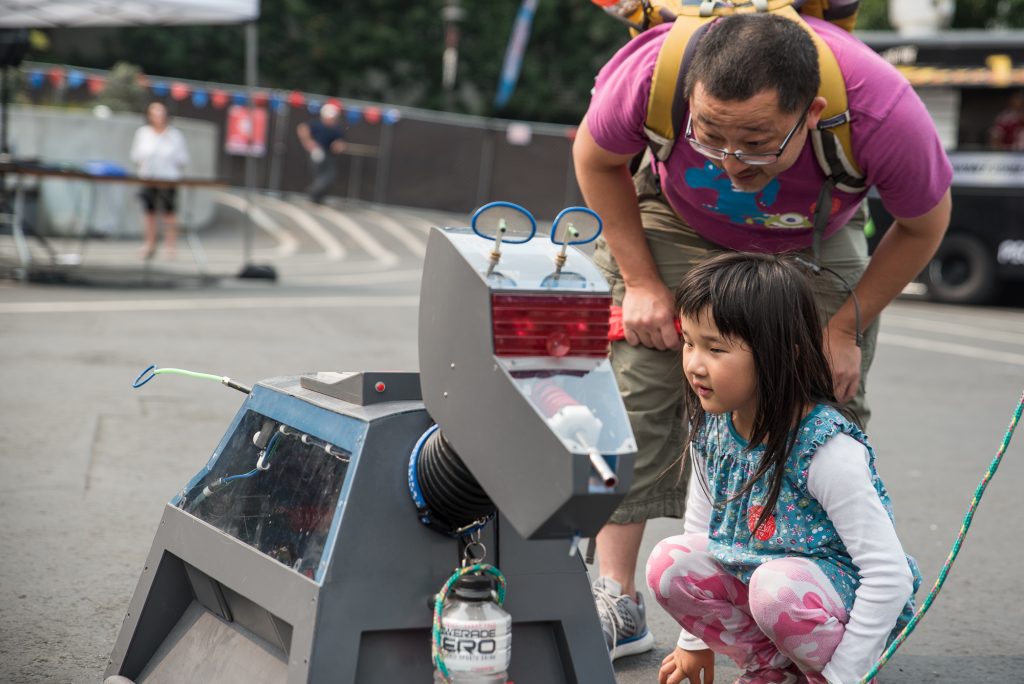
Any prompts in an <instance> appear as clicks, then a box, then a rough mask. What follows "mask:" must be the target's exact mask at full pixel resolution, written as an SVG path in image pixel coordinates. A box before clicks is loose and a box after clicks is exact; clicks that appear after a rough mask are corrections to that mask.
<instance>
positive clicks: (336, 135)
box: [296, 102, 345, 204]
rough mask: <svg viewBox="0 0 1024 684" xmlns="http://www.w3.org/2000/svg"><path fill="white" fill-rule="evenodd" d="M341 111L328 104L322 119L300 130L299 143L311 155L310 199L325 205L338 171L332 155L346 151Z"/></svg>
mask: <svg viewBox="0 0 1024 684" xmlns="http://www.w3.org/2000/svg"><path fill="white" fill-rule="evenodd" d="M340 115H341V107H339V106H338V105H336V104H334V103H333V102H328V103H327V104H325V105H324V106H323V107H321V108H320V118H319V119H316V120H314V121H311V122H310V123H300V124H299V125H298V128H297V129H296V133H298V136H299V142H301V143H302V147H303V148H305V150H306V152H308V153H309V161H310V167H311V171H312V175H313V182H312V183H311V184H310V186H309V190H308V191H307V192H309V199H310V201H312V202H315V203H317V204H323V201H324V196H325V195H326V194H327V191H328V190H330V188H331V185H332V184H333V183H334V177H335V175H336V171H337V169H336V167H335V163H334V159H333V157H332V156H331V155H335V154H341V153H342V152H344V151H345V131H344V129H343V128H342V127H341V124H340V123H339V116H340Z"/></svg>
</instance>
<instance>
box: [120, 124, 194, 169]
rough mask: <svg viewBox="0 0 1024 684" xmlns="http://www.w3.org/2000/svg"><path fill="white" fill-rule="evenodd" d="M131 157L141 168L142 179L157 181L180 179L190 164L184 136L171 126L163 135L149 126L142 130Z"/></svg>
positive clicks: (136, 138) (136, 139)
mask: <svg viewBox="0 0 1024 684" xmlns="http://www.w3.org/2000/svg"><path fill="white" fill-rule="evenodd" d="M129 156H130V157H131V160H132V162H133V163H134V164H135V165H136V166H138V169H139V177H140V178H152V179H154V180H178V179H180V178H181V177H182V175H183V171H184V169H185V166H186V165H187V164H188V161H189V159H188V149H187V148H186V147H185V136H184V135H182V134H181V131H179V130H178V129H177V128H173V127H171V126H168V127H167V128H165V129H164V130H163V131H162V132H160V133H157V132H156V130H155V129H154V128H153V127H152V126H148V125H147V126H142V127H141V128H139V129H138V130H137V131H135V137H134V138H133V139H132V149H131V152H130V155H129Z"/></svg>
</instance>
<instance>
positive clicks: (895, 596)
mask: <svg viewBox="0 0 1024 684" xmlns="http://www.w3.org/2000/svg"><path fill="white" fill-rule="evenodd" d="M691 453H692V454H694V463H693V465H694V472H695V473H696V472H703V469H704V459H703V458H702V457H701V456H700V455H699V454H697V453H696V451H695V450H691ZM807 489H808V492H809V493H810V494H811V496H813V497H814V498H815V499H816V500H817V501H818V502H819V503H820V504H821V506H822V508H823V509H824V510H825V512H826V513H827V514H828V517H829V519H830V520H831V521H832V525H833V526H834V527H835V529H836V532H837V533H838V534H839V538H840V539H842V541H843V544H844V545H845V546H846V550H847V551H848V552H849V554H850V557H851V558H852V559H853V562H854V564H855V565H856V566H857V569H858V571H859V573H860V585H859V586H858V587H857V592H856V596H855V598H854V601H853V609H852V610H851V611H850V615H849V620H848V622H847V623H846V631H845V633H844V635H843V638H842V640H841V641H840V643H839V646H838V647H836V650H835V652H834V653H833V654H832V659H831V660H830V661H829V663H828V665H827V666H826V667H825V669H824V670H823V671H822V676H824V677H825V679H826V680H828V682H829V683H830V684H847V683H849V682H857V681H858V680H859V679H860V678H861V677H862V676H863V675H864V674H866V673H867V672H868V670H870V669H871V667H872V666H873V665H874V663H875V661H876V660H877V659H878V657H879V655H881V653H882V650H883V648H884V647H885V642H886V640H887V639H888V636H889V633H890V632H891V631H892V628H893V627H894V626H895V624H896V619H897V618H898V617H899V615H900V613H901V612H902V611H903V607H904V605H905V604H906V602H907V599H908V598H909V597H910V595H911V594H912V592H913V576H912V574H911V572H910V568H909V566H908V565H907V558H906V555H905V554H904V552H903V546H902V545H901V544H900V540H899V538H898V537H897V536H896V529H895V527H893V524H892V521H891V520H890V519H889V515H888V513H886V511H885V508H883V506H882V502H881V500H879V498H878V493H877V492H876V491H875V489H874V486H873V485H872V482H871V472H870V470H869V467H868V452H867V449H865V448H864V445H862V444H861V443H860V442H858V441H857V440H855V439H853V438H852V437H850V436H849V435H846V434H842V433H841V434H838V435H836V436H834V437H833V438H832V439H830V440H829V441H828V442H826V443H825V444H824V445H823V446H822V447H820V448H819V449H818V450H817V452H816V453H815V455H814V457H813V458H812V459H811V461H810V467H809V471H808V480H807ZM710 517H711V501H710V500H709V498H708V494H707V493H706V492H705V491H704V490H703V489H702V488H701V486H700V484H699V482H698V477H697V476H691V477H690V484H689V489H688V493H687V505H686V517H685V519H684V522H683V529H684V530H685V532H686V533H687V534H705V535H706V534H707V533H708V524H709V521H710ZM678 643H679V647H680V648H683V649H686V650H690V651H694V650H701V649H705V648H708V646H707V645H706V644H705V643H704V642H703V641H701V640H700V639H698V638H696V637H694V636H693V635H691V634H690V633H689V632H687V631H686V630H685V629H684V630H682V632H681V633H680V635H679V642H678Z"/></svg>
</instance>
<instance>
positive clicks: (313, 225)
mask: <svg viewBox="0 0 1024 684" xmlns="http://www.w3.org/2000/svg"><path fill="white" fill-rule="evenodd" d="M260 202H264V203H266V204H269V205H270V206H271V208H273V209H274V210H275V211H280V212H281V213H282V214H286V215H287V216H288V217H289V218H290V219H291V220H292V221H294V222H295V224H296V225H297V226H299V227H300V228H302V229H303V230H304V231H306V232H307V233H309V236H310V237H311V238H313V239H314V240H316V242H317V244H319V245H320V246H321V247H322V248H323V250H324V256H326V257H327V259H328V260H329V261H339V260H341V259H344V258H345V248H344V247H343V246H342V244H341V243H340V242H338V240H337V239H336V238H335V237H334V236H333V235H331V232H330V231H329V230H327V229H326V228H324V227H323V226H321V225H320V224H319V223H317V222H316V220H315V219H314V218H313V217H311V216H310V215H309V214H308V213H306V212H305V211H303V210H302V209H299V208H298V207H296V206H295V205H293V204H291V203H290V202H284V201H282V200H279V199H276V198H274V197H269V196H267V195H261V196H260Z"/></svg>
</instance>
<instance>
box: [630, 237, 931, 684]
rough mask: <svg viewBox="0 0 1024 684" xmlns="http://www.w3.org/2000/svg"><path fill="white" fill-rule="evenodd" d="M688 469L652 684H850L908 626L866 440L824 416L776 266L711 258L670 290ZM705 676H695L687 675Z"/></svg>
mask: <svg viewBox="0 0 1024 684" xmlns="http://www.w3.org/2000/svg"><path fill="white" fill-rule="evenodd" d="M676 305H677V309H678V311H679V315H680V321H681V324H682V334H683V351H682V354H683V359H682V364H683V373H684V375H685V376H686V382H687V384H688V390H687V392H686V402H687V410H688V415H689V417H690V422H691V430H690V448H689V454H690V459H691V461H692V464H693V473H694V474H693V476H691V478H690V484H689V492H688V501H687V508H686V518H685V523H684V532H685V534H682V535H680V536H675V537H669V538H668V539H665V540H663V541H661V542H660V543H659V544H658V545H657V547H655V549H654V551H653V552H652V553H651V556H650V559H649V560H648V562H647V584H648V586H649V587H650V589H651V592H652V594H653V595H654V596H655V597H656V598H657V600H658V602H659V603H660V604H661V605H662V607H664V608H665V610H667V611H668V612H669V614H670V615H672V617H673V618H675V619H676V621H677V622H679V624H680V625H682V627H683V631H682V633H681V635H680V637H679V643H678V647H677V648H676V650H675V651H674V652H673V653H671V654H669V655H668V657H666V658H665V660H664V661H663V663H662V667H661V672H660V674H659V682H660V684H677V683H678V682H682V681H683V680H684V679H686V678H689V680H690V682H701V681H704V682H708V681H710V680H711V677H713V674H714V654H715V653H721V654H723V655H726V656H728V657H730V658H732V659H733V660H734V661H735V662H736V663H737V665H739V667H740V668H741V669H742V670H743V671H744V674H743V676H741V677H740V678H739V680H737V684H755V683H762V682H763V683H768V682H772V683H778V682H786V683H789V682H793V683H796V682H805V681H809V682H813V683H818V682H829V683H830V684H831V683H843V684H848V683H849V682H857V681H858V680H859V679H860V677H862V676H863V675H864V674H865V673H867V672H868V670H870V668H871V666H872V665H873V664H874V662H875V660H876V659H877V657H878V656H879V655H880V654H881V652H882V650H883V648H884V647H885V645H886V643H887V641H888V640H889V639H890V638H891V637H892V636H894V635H895V634H896V633H897V632H896V631H895V630H898V629H902V628H903V626H904V625H905V624H906V622H907V621H908V620H909V619H910V617H911V616H912V614H913V612H912V611H913V602H912V597H913V593H914V591H916V589H917V585H918V584H919V583H920V575H919V573H918V571H917V567H916V565H915V563H914V561H913V559H911V558H909V557H908V556H906V555H905V554H904V553H903V548H902V546H901V545H900V541H899V539H898V538H897V536H896V530H895V528H894V527H893V522H892V513H891V508H890V504H889V496H888V495H887V494H886V491H885V486H884V485H883V484H882V482H881V480H880V479H879V478H878V475H877V473H876V472H875V466H874V453H873V452H872V450H871V447H870V446H869V445H868V441H867V438H866V437H865V436H864V433H863V432H861V431H860V429H858V428H857V426H856V425H854V424H853V423H851V422H850V421H849V420H847V419H846V418H844V417H843V415H842V414H841V413H840V412H839V411H837V410H836V408H835V397H834V395H833V390H832V375H831V372H830V370H829V365H828V362H827V360H826V358H825V355H824V353H823V350H822V342H821V324H820V322H819V319H818V312H817V309H816V307H815V304H814V299H813V297H812V295H811V290H810V285H809V283H808V282H807V279H806V278H805V276H804V274H803V272H802V270H801V269H800V268H799V267H798V266H797V265H796V263H795V262H794V261H793V260H792V258H790V257H784V256H783V257H780V256H776V255H761V254H737V253H730V254H723V255H721V256H718V257H715V258H713V259H710V260H708V261H706V262H704V263H702V264H700V265H698V266H696V267H695V268H693V269H692V270H691V271H690V272H689V273H688V274H687V275H686V276H685V277H684V278H683V281H682V283H680V285H679V289H678V291H677V294H676ZM702 670H703V677H704V679H703V680H702V679H701V671H702Z"/></svg>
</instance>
